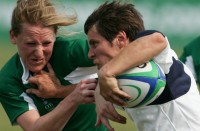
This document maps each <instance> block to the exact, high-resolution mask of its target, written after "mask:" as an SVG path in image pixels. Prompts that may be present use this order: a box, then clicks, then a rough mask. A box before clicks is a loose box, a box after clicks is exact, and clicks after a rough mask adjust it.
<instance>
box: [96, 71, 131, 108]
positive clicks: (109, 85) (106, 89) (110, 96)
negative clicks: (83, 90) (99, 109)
mask: <svg viewBox="0 0 200 131" xmlns="http://www.w3.org/2000/svg"><path fill="white" fill-rule="evenodd" d="M98 83H99V86H100V94H101V95H102V96H103V97H104V98H105V99H106V100H107V101H110V102H112V103H114V104H117V105H119V106H126V105H127V103H126V102H124V100H123V99H130V98H131V96H130V95H128V94H127V93H125V92H124V91H122V90H120V88H119V87H118V84H117V79H116V78H115V77H113V76H107V75H106V73H104V72H103V71H102V70H101V69H100V70H99V72H98Z"/></svg>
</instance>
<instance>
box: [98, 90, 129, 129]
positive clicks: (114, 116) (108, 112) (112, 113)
mask: <svg viewBox="0 0 200 131" xmlns="http://www.w3.org/2000/svg"><path fill="white" fill-rule="evenodd" d="M95 103H96V112H97V121H96V126H98V125H99V124H100V123H103V124H104V125H105V126H106V127H107V128H108V130H109V131H114V128H112V127H111V125H110V124H109V122H108V119H110V120H112V121H115V122H118V123H121V124H125V123H126V118H125V117H124V116H122V115H120V114H119V113H118V112H117V111H116V110H115V108H114V106H113V104H112V103H111V102H109V101H106V100H105V99H104V98H103V97H102V96H101V95H100V93H99V87H98V86H97V88H96V90H95Z"/></svg>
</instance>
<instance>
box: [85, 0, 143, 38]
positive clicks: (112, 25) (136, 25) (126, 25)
mask: <svg viewBox="0 0 200 131" xmlns="http://www.w3.org/2000/svg"><path fill="white" fill-rule="evenodd" d="M94 25H95V26H96V29H97V31H98V33H99V34H100V35H102V36H103V37H104V38H105V39H106V40H108V41H109V42H112V40H113V39H114V38H115V37H116V35H117V34H118V33H119V32H120V31H124V32H125V33H126V35H127V37H128V38H129V40H130V41H133V40H134V37H135V35H136V34H137V33H139V32H140V31H143V30H144V24H143V20H142V18H141V14H140V13H139V12H138V11H137V10H136V9H135V8H134V5H133V4H130V3H129V4H128V3H124V4H121V3H120V2H119V1H118V2H117V1H112V2H110V3H109V2H105V3H104V4H103V5H101V6H100V7H99V8H98V9H96V10H95V11H94V12H93V13H92V14H91V15H90V16H89V17H88V18H87V20H86V22H85V25H84V31H85V34H88V31H89V30H90V29H91V28H92V27H93V26H94Z"/></svg>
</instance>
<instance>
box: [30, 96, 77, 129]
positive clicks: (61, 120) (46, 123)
mask: <svg viewBox="0 0 200 131" xmlns="http://www.w3.org/2000/svg"><path fill="white" fill-rule="evenodd" d="M72 97H73V96H72V95H71V96H68V97H66V98H65V99H64V100H63V101H61V102H60V103H59V105H58V106H57V107H56V108H55V109H54V110H52V111H51V112H50V113H48V114H46V115H44V116H42V117H40V118H39V119H38V120H37V121H36V123H35V124H34V127H33V130H32V131H44V130H45V131H61V130H63V128H64V126H65V125H66V123H67V122H68V121H69V119H70V118H71V116H72V115H73V113H74V112H75V111H76V109H77V107H78V105H79V104H78V103H76V102H74V101H73V100H72V99H71V98H72Z"/></svg>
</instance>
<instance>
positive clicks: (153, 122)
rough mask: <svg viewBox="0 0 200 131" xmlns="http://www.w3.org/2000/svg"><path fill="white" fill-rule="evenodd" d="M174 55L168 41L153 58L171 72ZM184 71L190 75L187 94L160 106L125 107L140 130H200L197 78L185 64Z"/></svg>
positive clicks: (166, 71)
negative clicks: (164, 47)
mask: <svg viewBox="0 0 200 131" xmlns="http://www.w3.org/2000/svg"><path fill="white" fill-rule="evenodd" d="M166 39H167V38H166ZM172 57H173V58H175V59H177V55H176V54H175V52H174V51H173V50H172V49H171V48H170V46H169V43H168V46H167V47H166V49H165V50H163V51H162V52H161V53H160V54H159V55H158V56H156V57H155V58H154V61H156V63H158V64H159V66H160V67H161V68H162V69H163V70H164V72H165V74H168V73H169V71H170V67H171V66H172V64H173V61H172ZM184 72H185V73H186V74H188V76H190V78H191V85H190V89H189V91H188V92H187V93H186V94H184V95H182V96H180V97H178V98H177V99H175V100H172V101H169V102H166V103H164V104H160V105H150V106H144V107H137V108H125V111H126V112H127V114H128V115H129V116H130V118H131V119H132V120H133V121H134V123H135V125H136V127H137V129H138V131H200V95H199V92H198V89H197V85H196V82H195V79H194V77H193V75H192V73H191V71H190V70H189V69H188V68H187V67H186V66H185V65H184ZM181 84H184V82H183V83H181Z"/></svg>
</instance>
